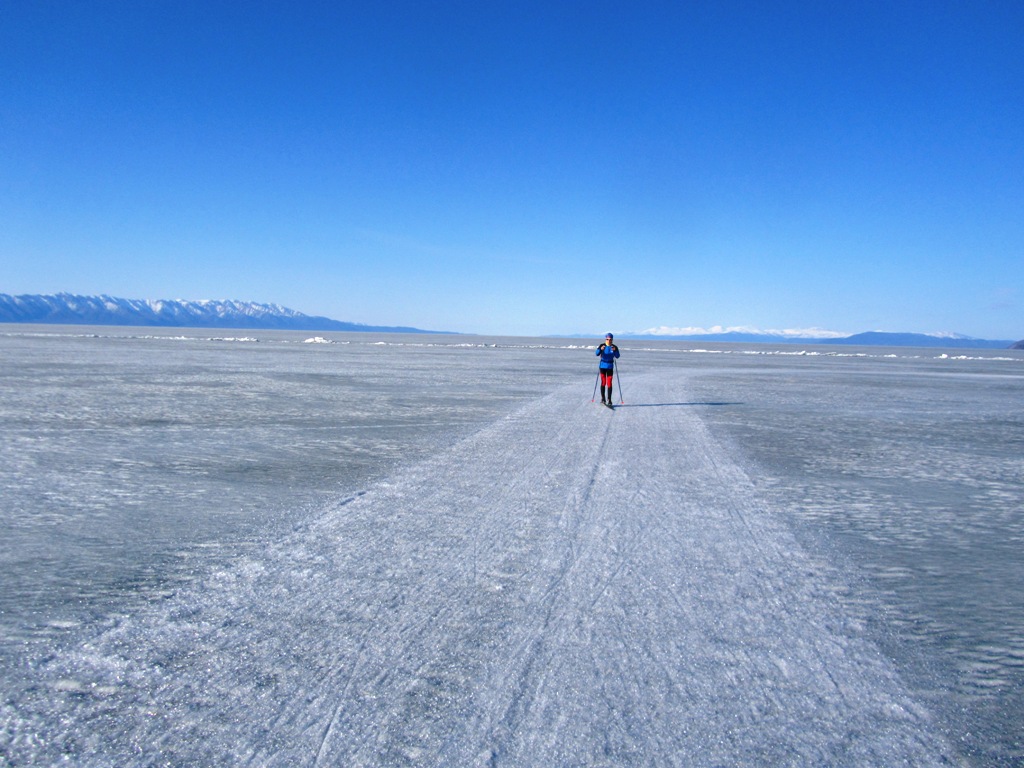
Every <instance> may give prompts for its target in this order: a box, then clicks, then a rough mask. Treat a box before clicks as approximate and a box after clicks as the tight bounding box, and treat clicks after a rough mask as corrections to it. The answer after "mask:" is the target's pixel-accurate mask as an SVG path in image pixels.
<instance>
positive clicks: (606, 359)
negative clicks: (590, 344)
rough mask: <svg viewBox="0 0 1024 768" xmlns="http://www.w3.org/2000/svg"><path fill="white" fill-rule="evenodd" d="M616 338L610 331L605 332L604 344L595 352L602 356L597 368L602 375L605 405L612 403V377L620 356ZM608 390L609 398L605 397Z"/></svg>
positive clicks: (602, 395)
mask: <svg viewBox="0 0 1024 768" xmlns="http://www.w3.org/2000/svg"><path fill="white" fill-rule="evenodd" d="M614 338H615V337H614V336H612V334H610V333H608V334H605V337H604V344H600V345H598V347H597V351H596V352H595V353H594V354H595V355H597V356H598V357H600V358H601V362H600V363H598V366H597V368H598V373H599V374H600V375H601V402H602V403H604V404H605V405H611V404H612V378H613V377H614V376H615V360H616V359H617V358H618V356H619V348H618V347H616V346H615V344H613V343H612V341H613V340H614ZM606 390H607V393H608V395H607V398H608V399H607V400H606V399H605V391H606Z"/></svg>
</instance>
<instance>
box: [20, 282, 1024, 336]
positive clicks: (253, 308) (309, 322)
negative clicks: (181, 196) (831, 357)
mask: <svg viewBox="0 0 1024 768" xmlns="http://www.w3.org/2000/svg"><path fill="white" fill-rule="evenodd" d="M0 323H44V324H66V325H136V326H163V327H177V328H240V329H243V328H244V329H258V328H264V329H268V330H294V331H372V332H377V333H388V332H395V333H449V332H448V331H425V330H422V329H419V328H410V327H405V326H378V325H363V324H361V323H350V322H343V321H340V320H332V319H330V318H328V317H317V316H313V315H306V314H303V313H302V312H297V311H295V310H294V309H289V308H288V307H282V306H280V305H278V304H259V303H256V302H251V301H231V300H221V301H211V300H203V301H186V300H181V299H174V300H167V299H158V300H150V299H122V298H116V297H113V296H107V295H101V296H78V295H74V294H70V293H59V294H56V295H40V294H29V295H21V296H12V295H10V294H6V293H0ZM618 335H619V338H623V339H665V340H673V341H675V340H680V341H733V342H747V343H749V342H770V343H776V344H777V343H783V342H785V343H801V344H856V345H865V346H914V347H947V348H949V347H952V348H957V347H963V348H987V349H1006V348H1008V347H1010V346H1012V345H1013V342H1012V341H1009V340H990V339H977V338H973V337H971V336H964V335H962V334H955V333H932V334H925V333H886V332H882V331H870V332H867V333H857V334H853V335H850V334H847V333H841V332H838V331H829V330H824V329H821V328H800V329H789V330H767V331H766V330H760V329H757V328H750V327H742V326H732V327H723V326H713V327H711V328H695V327H687V328H674V327H668V326H658V327H655V328H647V329H646V330H642V331H633V332H624V333H619V334H618ZM1018 345H1024V342H1018ZM1017 348H1020V347H1019V346H1018V347H1017Z"/></svg>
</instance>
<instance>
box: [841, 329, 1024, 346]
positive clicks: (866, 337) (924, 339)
mask: <svg viewBox="0 0 1024 768" xmlns="http://www.w3.org/2000/svg"><path fill="white" fill-rule="evenodd" d="M828 343H829V344H855V345H859V346H884V347H945V348H946V349H960V348H965V349H1008V348H1009V347H1010V345H1011V344H1012V342H1011V341H1009V340H1002V341H1000V340H991V339H975V338H972V337H970V336H958V335H955V334H950V335H942V336H939V335H931V334H927V333H883V332H882V331H869V332H867V333H856V334H854V335H853V336H847V337H846V338H845V339H832V340H831V341H829V342H828Z"/></svg>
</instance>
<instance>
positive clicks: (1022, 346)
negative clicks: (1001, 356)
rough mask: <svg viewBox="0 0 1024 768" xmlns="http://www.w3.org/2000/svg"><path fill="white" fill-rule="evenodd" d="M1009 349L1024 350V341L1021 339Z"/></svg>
mask: <svg viewBox="0 0 1024 768" xmlns="http://www.w3.org/2000/svg"><path fill="white" fill-rule="evenodd" d="M1010 349H1024V339H1021V340H1020V341H1018V342H1017V343H1016V344H1013V345H1011V346H1010Z"/></svg>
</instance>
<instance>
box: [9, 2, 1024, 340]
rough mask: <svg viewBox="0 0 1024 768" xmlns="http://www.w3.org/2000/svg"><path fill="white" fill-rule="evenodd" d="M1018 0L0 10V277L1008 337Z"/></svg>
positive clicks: (31, 288) (424, 314) (1022, 115)
mask: <svg viewBox="0 0 1024 768" xmlns="http://www.w3.org/2000/svg"><path fill="white" fill-rule="evenodd" d="M1022 40H1024V3H1022V2H1020V0H993V1H991V2H987V1H985V0H977V2H963V1H962V0H957V1H956V2H947V1H944V0H928V1H926V2H899V0H896V1H895V2H893V1H892V0H886V1H885V2H845V3H830V2H811V1H808V2H785V1H784V0H783V1H782V2H778V3H769V2H719V1H715V2H712V1H711V0H708V1H707V2H685V1H684V0H677V1H676V2H637V3H625V2H614V3H613V2H603V1H597V2H586V3H584V2H579V3H565V2H557V1H556V0H545V2H533V1H532V0H526V1H522V2H495V3H490V2H481V1H480V0H472V1H471V2H444V1H442V2H423V1H422V0H418V1H417V2H359V3H352V2H345V1H344V0H342V1H341V2H323V3H319V2H301V0H300V1H296V0H281V1H280V2H277V1H270V2H257V1H256V0H254V1H253V2H237V1H232V2H217V0H204V1H203V2H189V1H188V0H173V1H166V2H165V1H163V0H142V1H141V2H140V0H118V1H116V2H112V1H107V0H90V1H89V2H66V1H65V0H9V1H8V2H6V3H4V6H3V9H2V11H0V293H14V294H18V293H55V292H59V291H68V292H72V293H84V294H94V293H108V294H111V295H115V296H123V297H127V298H154V299H155V298H186V299H203V298H230V299H242V300H251V301H262V302H274V303H279V304H283V305H286V306H289V307H291V308H293V309H297V310H300V311H303V312H307V313H309V314H320V315H327V316H329V317H333V318H336V319H339V320H349V321H356V322H364V323H372V324H387V325H399V324H400V325H414V326H418V327H422V328H430V329H443V330H458V331H466V332H480V333H508V334H518V335H531V334H548V333H575V332H586V333H589V332H595V333H603V332H604V331H605V330H609V329H613V330H617V331H620V332H621V331H631V330H634V331H635V330H641V329H645V328H649V327H652V326H659V325H669V326H698V327H710V326H713V325H725V326H734V325H743V326H752V327H758V328H763V329H769V328H771V329H785V328H807V327H819V328H828V329H833V330H840V331H849V332H859V331H865V330H888V331H919V332H931V331H955V332H961V333H966V334H970V335H974V336H981V337H985V338H1007V339H1017V338H1021V337H1024V287H1022V283H1021V276H1022V267H1024V45H1022V44H1021V41H1022Z"/></svg>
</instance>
